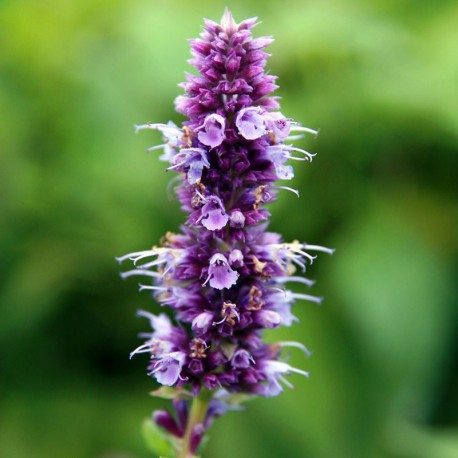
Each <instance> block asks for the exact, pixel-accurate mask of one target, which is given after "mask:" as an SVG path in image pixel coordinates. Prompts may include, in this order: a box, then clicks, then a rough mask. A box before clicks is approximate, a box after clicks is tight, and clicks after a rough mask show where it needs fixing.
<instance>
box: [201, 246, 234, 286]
mask: <svg viewBox="0 0 458 458" xmlns="http://www.w3.org/2000/svg"><path fill="white" fill-rule="evenodd" d="M209 263H210V266H209V268H208V277H207V279H206V280H205V283H204V285H205V284H206V283H207V282H210V286H211V287H212V288H216V289H224V288H230V287H231V286H233V285H235V282H236V281H237V278H239V274H238V273H237V272H235V271H234V270H232V269H231V267H230V266H229V263H228V261H227V259H226V257H225V256H224V255H222V254H221V253H216V254H214V255H213V256H212V257H211V258H210V261H209Z"/></svg>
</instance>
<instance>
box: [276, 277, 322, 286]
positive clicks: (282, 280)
mask: <svg viewBox="0 0 458 458" xmlns="http://www.w3.org/2000/svg"><path fill="white" fill-rule="evenodd" d="M275 281H276V282H278V283H288V282H290V281H292V282H297V283H303V284H304V285H307V286H313V285H314V284H315V281H314V280H310V279H309V278H305V277H297V276H291V277H278V278H276V279H275Z"/></svg>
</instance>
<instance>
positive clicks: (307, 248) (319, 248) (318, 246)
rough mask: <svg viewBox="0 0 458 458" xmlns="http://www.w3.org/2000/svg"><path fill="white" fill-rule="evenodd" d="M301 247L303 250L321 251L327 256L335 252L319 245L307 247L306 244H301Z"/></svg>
mask: <svg viewBox="0 0 458 458" xmlns="http://www.w3.org/2000/svg"><path fill="white" fill-rule="evenodd" d="M302 247H303V248H305V249H306V250H312V251H322V252H323V253H328V254H334V251H336V249H335V248H327V247H325V246H320V245H308V244H307V243H304V244H302Z"/></svg>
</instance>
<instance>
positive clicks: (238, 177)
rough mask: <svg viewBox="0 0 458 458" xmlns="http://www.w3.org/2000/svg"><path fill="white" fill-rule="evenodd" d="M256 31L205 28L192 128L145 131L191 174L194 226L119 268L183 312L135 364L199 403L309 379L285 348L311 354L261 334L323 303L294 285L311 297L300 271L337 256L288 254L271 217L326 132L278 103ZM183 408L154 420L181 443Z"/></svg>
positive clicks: (162, 319)
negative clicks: (301, 144) (315, 138)
mask: <svg viewBox="0 0 458 458" xmlns="http://www.w3.org/2000/svg"><path fill="white" fill-rule="evenodd" d="M255 22H256V18H253V19H248V20H245V21H243V22H241V23H240V24H236V23H235V22H234V20H233V18H232V16H231V14H230V13H229V12H227V11H226V13H225V14H224V16H223V18H222V21H221V23H220V24H218V23H215V22H213V21H209V20H206V21H205V28H204V32H203V33H202V34H201V39H196V40H191V49H192V54H193V59H192V60H191V64H192V65H193V66H194V67H195V68H196V69H197V70H198V75H197V76H196V75H187V81H186V82H185V83H183V84H182V87H183V88H184V91H185V95H184V96H181V97H178V98H177V100H176V109H177V111H178V112H179V113H182V114H183V115H185V116H186V117H187V121H185V122H184V123H183V126H182V127H178V126H176V125H175V124H173V123H172V122H169V123H168V124H145V125H140V126H137V130H138V131H139V130H143V129H155V130H158V131H160V132H161V133H162V135H163V138H164V143H163V144H161V145H158V146H154V147H152V148H150V149H149V150H155V149H160V150H162V151H163V154H162V156H161V157H160V159H161V160H163V161H166V162H168V163H169V164H170V166H168V168H167V170H173V171H175V172H178V173H179V174H180V176H181V178H182V180H181V181H180V184H179V185H178V186H177V188H176V192H177V196H178V199H179V201H180V202H181V205H182V208H183V210H184V211H185V212H186V213H187V214H188V216H187V221H186V224H185V225H184V226H183V227H182V228H181V233H180V234H174V233H171V232H169V233H167V234H166V235H165V236H164V238H163V239H162V241H161V246H159V247H153V248H152V249H150V250H146V251H140V252H136V253H131V254H128V255H126V256H123V257H121V258H119V260H120V261H124V260H127V259H129V260H131V261H133V264H134V268H133V270H130V271H127V272H125V273H124V274H122V275H123V276H124V277H128V276H131V275H140V276H143V277H144V279H145V281H144V283H142V284H140V290H150V291H151V292H152V294H153V296H154V298H155V299H156V300H157V301H158V302H159V303H160V304H161V305H163V306H166V307H167V308H168V309H169V310H172V311H173V317H174V322H175V324H174V323H173V322H172V320H171V319H170V318H169V317H168V315H166V314H164V313H162V314H160V315H158V316H156V315H153V314H151V313H148V312H145V311H141V312H139V314H140V315H141V316H143V317H146V318H147V319H148V320H149V322H150V325H151V328H152V332H150V333H149V334H146V335H145V337H146V341H145V342H144V343H143V345H141V346H140V347H138V348H137V349H136V350H135V351H134V352H133V353H132V354H137V353H147V354H148V355H149V356H150V363H149V367H148V370H149V374H150V375H151V376H153V377H154V378H155V379H156V380H157V381H158V382H159V383H161V384H162V385H167V386H173V387H183V386H185V385H186V386H187V387H189V388H190V389H191V391H192V392H193V393H194V394H197V393H199V392H200V391H201V390H202V389H208V390H216V389H219V392H220V393H221V392H224V393H225V394H228V393H248V394H259V395H264V396H275V395H277V394H279V393H280V392H281V391H282V383H283V384H285V385H286V386H290V383H289V382H288V381H287V380H286V379H285V375H288V374H289V373H291V372H297V373H299V374H303V375H307V373H306V372H304V371H302V370H300V369H296V368H294V367H292V366H291V365H289V364H288V363H287V362H286V361H285V360H284V358H283V357H282V349H283V348H284V347H286V346H295V347H298V348H300V349H302V350H304V351H305V352H307V349H306V348H305V347H304V346H303V345H302V344H300V343H297V342H280V343H277V344H266V343H263V341H262V331H263V330H264V329H272V328H275V327H277V326H280V325H284V326H290V325H291V324H292V323H293V322H294V321H297V319H296V318H295V316H294V315H293V314H292V312H291V306H292V304H293V303H294V302H295V301H296V300H298V299H304V300H309V301H312V302H320V301H321V298H318V297H314V296H310V295H308V294H299V293H295V292H292V291H290V290H289V289H287V288H286V285H287V284H288V283H290V282H298V283H302V284H304V285H306V286H310V285H311V284H312V281H311V280H308V279H306V278H304V277H302V276H297V275H295V272H296V270H299V271H302V272H303V271H305V268H306V264H307V263H311V262H312V261H313V259H314V257H315V256H312V255H311V254H310V252H316V251H323V252H328V253H331V252H332V250H330V249H327V248H324V247H321V246H316V245H309V244H306V243H299V242H293V243H284V242H283V241H282V239H281V237H280V235H278V234H275V233H272V232H268V231H267V225H268V223H267V220H268V218H269V212H268V210H267V209H266V208H265V205H266V204H269V203H271V202H273V201H274V200H275V198H276V194H277V193H278V191H279V190H281V189H286V190H290V191H292V192H294V193H296V194H297V191H295V190H294V189H291V188H288V187H285V186H279V185H276V184H275V183H276V182H277V181H278V180H290V179H291V178H293V176H294V171H293V168H292V166H291V165H289V164H287V163H288V162H289V161H293V160H296V161H307V160H311V159H312V156H313V155H312V154H310V153H308V152H307V151H305V150H302V149H299V148H296V147H294V146H292V145H291V144H290V142H291V141H294V140H297V139H299V138H301V137H302V136H303V133H311V134H316V132H315V131H313V130H311V129H308V128H305V127H301V126H299V125H298V124H297V123H295V122H293V121H292V120H291V119H288V118H286V117H285V116H283V115H282V114H281V113H280V112H279V111H278V109H279V104H278V102H277V100H276V98H275V97H271V96H269V95H270V94H271V93H272V92H273V91H274V90H275V89H276V88H277V86H276V84H275V77H274V76H271V75H269V74H267V73H266V72H265V65H266V57H268V56H269V54H267V53H266V52H264V48H265V47H266V46H268V45H269V44H270V43H271V42H272V39H271V38H268V37H262V38H256V39H253V38H252V35H251V28H252V27H253V26H254V25H255ZM223 398H224V397H221V396H220V397H217V398H216V399H217V401H213V403H212V404H211V406H210V411H209V413H208V414H207V419H209V418H210V417H211V416H212V415H216V413H215V412H217V413H221V409H222V408H221V404H224V399H223ZM183 402H184V401H182V400H178V401H176V402H175V409H176V417H177V420H175V419H174V418H173V417H172V416H171V415H170V414H169V413H167V412H165V411H160V412H156V414H155V420H156V422H157V423H158V424H160V425H162V426H163V427H165V428H166V429H168V430H169V431H170V432H172V433H173V434H174V435H175V436H177V437H182V436H183V434H184V428H185V426H184V425H185V424H186V415H187V414H186V409H187V407H186V405H185V404H186V403H184V404H183ZM218 406H219V407H218ZM212 409H213V411H214V412H213V413H212ZM205 427H206V426H205V425H204V426H201V429H202V428H203V429H205ZM196 434H197V436H199V434H198V432H197V433H196ZM195 442H196V443H198V442H199V441H198V440H196V441H195ZM192 448H195V447H192Z"/></svg>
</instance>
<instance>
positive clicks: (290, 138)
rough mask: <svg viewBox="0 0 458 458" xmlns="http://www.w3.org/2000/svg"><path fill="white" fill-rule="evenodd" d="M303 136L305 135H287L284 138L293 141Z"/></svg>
mask: <svg viewBox="0 0 458 458" xmlns="http://www.w3.org/2000/svg"><path fill="white" fill-rule="evenodd" d="M304 137H305V135H289V136H288V137H286V138H285V140H288V141H291V142H293V141H295V140H302V139H303V138H304Z"/></svg>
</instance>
